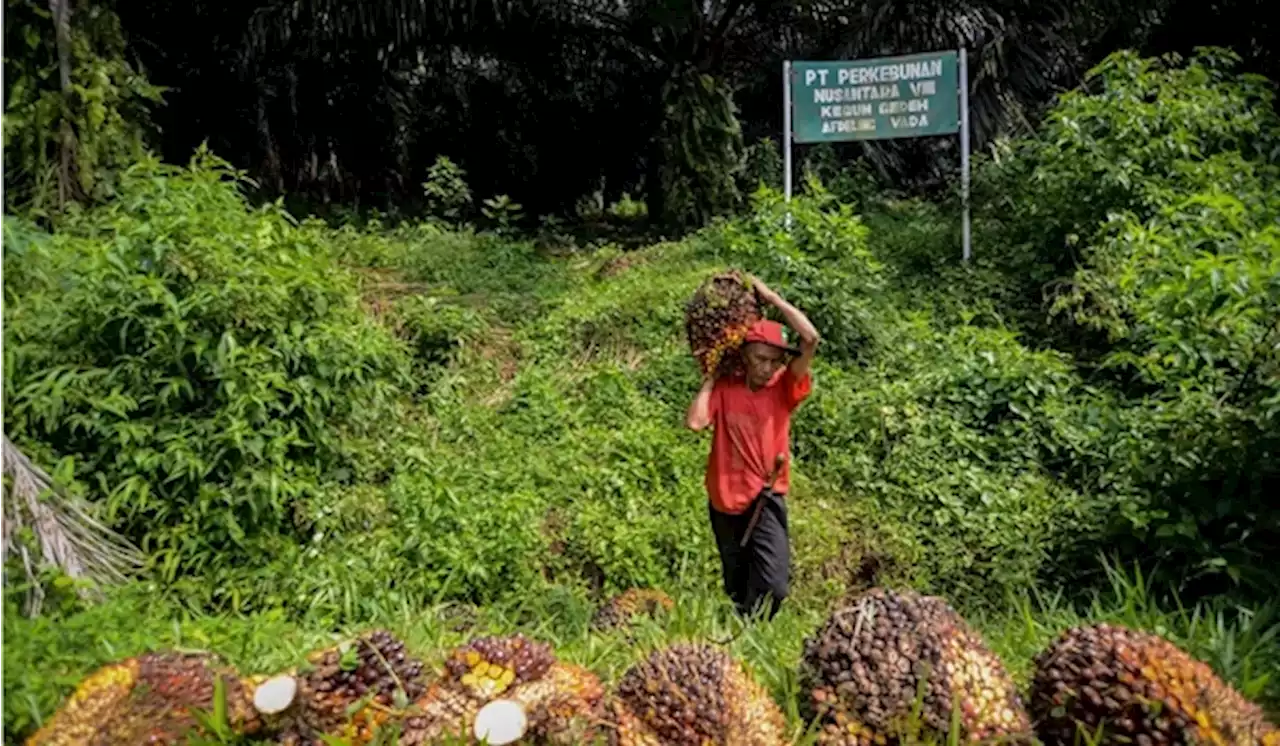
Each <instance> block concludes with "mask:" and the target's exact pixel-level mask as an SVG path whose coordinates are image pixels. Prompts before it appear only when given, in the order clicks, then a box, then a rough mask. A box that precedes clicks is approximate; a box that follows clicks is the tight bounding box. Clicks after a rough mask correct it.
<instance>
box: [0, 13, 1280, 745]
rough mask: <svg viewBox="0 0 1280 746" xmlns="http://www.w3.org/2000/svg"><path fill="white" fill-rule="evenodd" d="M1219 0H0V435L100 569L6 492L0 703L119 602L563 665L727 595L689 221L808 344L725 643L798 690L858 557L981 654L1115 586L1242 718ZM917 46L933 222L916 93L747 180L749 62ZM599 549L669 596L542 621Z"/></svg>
mask: <svg viewBox="0 0 1280 746" xmlns="http://www.w3.org/2000/svg"><path fill="white" fill-rule="evenodd" d="M1262 7H1263V4H1262V3H1261V2H1254V3H1252V4H1251V3H1248V2H1234V3H1224V4H1222V6H1221V7H1220V8H1218V10H1217V12H1216V13H1213V14H1206V13H1205V12H1204V9H1203V6H1202V4H1195V5H1194V6H1193V5H1192V4H1190V3H1182V2H1174V1H1173V0H1151V1H1150V2H1145V3H1138V4H1133V3H1128V4H1123V5H1120V4H1117V5H1115V6H1114V7H1113V6H1112V5H1111V4H1109V3H1107V2H1102V1H1101V0H1099V2H1091V3H1084V4H1078V3H1071V4H1065V3H1063V4H1054V3H1047V4H1046V3H1040V4H1037V5H1036V6H1035V8H1028V7H1024V6H1022V5H1017V4H1009V3H997V2H980V3H971V4H955V3H946V4H938V3H927V2H926V3H889V2H887V1H886V2H853V1H852V0H850V1H848V2H832V3H801V2H791V3H781V2H724V3H708V4H704V5H702V6H699V7H693V6H689V7H686V6H684V5H675V4H669V3H664V2H636V3H628V4H623V5H617V4H603V3H601V4H595V3H591V2H585V1H584V2H568V3H536V2H510V3H499V2H493V3H488V4H484V3H470V2H468V3H399V2H397V3H372V4H370V3H361V4H346V3H334V2H329V1H327V0H295V1H294V2H258V3H233V4H232V5H230V6H227V5H226V4H222V5H218V6H213V5H209V4H205V3H201V2H194V3H179V4H165V3H134V4H128V5H125V4H120V5H119V6H118V7H117V6H115V5H113V4H111V3H107V2H96V1H95V2H88V1H87V0H80V2H76V3H71V2H69V0H54V2H52V3H50V4H49V5H48V6H47V7H46V6H45V5H43V4H40V3H35V2H30V1H29V0H7V4H6V17H5V101H4V106H5V118H4V146H5V153H4V163H5V210H6V212H5V217H4V252H5V253H4V280H3V284H4V360H3V364H4V413H3V419H4V430H5V433H6V435H7V436H8V437H9V438H10V439H11V440H12V441H13V442H14V443H15V444H16V445H17V446H18V447H19V448H20V449H21V450H22V451H23V452H24V453H26V454H27V455H29V456H30V457H31V458H32V460H33V461H34V462H35V463H37V464H41V465H44V467H45V468H47V469H48V470H49V471H50V472H51V473H52V475H53V477H54V479H55V481H57V482H58V483H59V484H61V485H64V486H65V487H66V488H67V489H68V490H69V494H70V497H64V498H63V499H65V500H71V499H76V498H78V499H82V500H84V501H85V502H86V504H87V505H88V506H89V509H91V510H92V511H93V513H94V514H95V515H96V516H97V517H98V519H99V520H101V521H102V522H103V523H105V524H107V525H109V526H110V527H111V528H112V529H114V530H115V531H118V532H119V533H120V534H121V535H122V536H124V537H126V538H127V539H129V540H130V541H132V542H133V543H134V544H136V545H137V546H138V547H139V548H140V549H141V550H142V553H143V557H144V558H145V560H144V563H145V564H144V566H143V567H142V568H141V569H140V570H139V571H138V572H137V573H135V574H134V575H133V576H132V579H131V580H130V581H129V582H127V583H124V584H117V585H113V586H112V587H110V588H106V589H99V590H102V591H104V592H101V593H96V594H91V593H88V592H87V591H88V590H89V588H88V586H89V583H88V581H87V580H86V579H85V578H84V577H73V576H74V575H76V573H75V572H74V568H68V567H67V566H66V564H65V563H64V564H63V565H62V566H61V567H59V566H58V564H57V563H51V562H41V557H43V556H44V555H42V554H41V552H42V550H43V549H44V548H45V547H47V546H48V541H47V540H48V538H49V537H48V533H47V531H45V530H44V529H43V528H42V526H41V525H40V524H38V523H35V524H33V523H31V522H30V521H28V522H27V523H26V524H25V525H22V526H21V527H20V528H21V530H15V531H12V532H11V531H10V529H11V528H14V527H15V526H17V525H18V524H16V523H15V522H14V520H13V518H14V517H15V516H17V515H21V510H22V509H23V508H22V506H21V505H20V504H18V503H17V502H16V501H13V500H11V499H10V498H9V497H7V498H6V503H5V518H6V520H5V529H6V531H5V562H6V564H5V601H4V603H5V609H4V611H5V613H4V662H3V666H4V680H5V695H6V696H5V697H4V731H5V739H6V741H8V740H11V739H19V738H21V737H23V736H24V735H25V734H27V733H29V732H31V731H32V730H33V729H34V728H35V727H36V726H37V725H38V724H39V723H40V722H42V721H43V720H44V719H46V718H47V717H48V716H49V715H50V714H51V713H52V711H53V710H54V708H56V707H57V705H58V703H59V702H60V701H61V698H62V697H64V696H65V695H66V694H67V693H68V692H69V691H70V689H71V688H72V687H73V686H74V684H75V683H76V682H77V681H78V680H79V678H80V677H82V676H83V675H84V674H85V673H87V672H88V671H90V670H91V669H93V668H94V667H96V666H98V665H100V664H102V663H104V662H106V661H109V660H114V659H116V658H119V657H121V656H124V655H128V654H131V653H134V652H138V651H141V650H145V649H149V648H153V647H157V646H172V645H177V646H186V647H202V648H209V649H213V650H215V651H217V652H219V653H221V654H223V655H225V656H227V657H228V658H229V659H231V660H232V661H233V662H234V663H236V664H237V665H238V666H240V667H241V668H242V670H244V671H246V672H271V671H277V670H280V669H281V668H283V667H286V666H287V665H289V664H290V663H291V662H292V661H294V660H296V659H297V657H298V656H299V655H300V654H301V653H303V652H305V651H307V650H309V649H312V648H314V647H316V646H319V645H322V644H325V643H326V642H327V641H328V640H330V639H332V635H334V634H339V633H341V632H343V631H347V630H351V629H355V628H362V627H365V626H368V625H371V624H380V625H385V626H389V627H390V628H392V629H393V630H395V631H396V632H397V633H399V634H401V635H402V636H404V637H406V638H407V639H408V640H409V641H410V642H411V644H412V645H414V646H416V647H417V648H418V649H420V650H422V651H423V652H424V653H427V654H428V655H432V654H434V651H439V650H441V649H442V648H443V647H444V646H446V645H448V644H451V643H452V642H454V641H457V640H460V639H462V638H463V637H464V636H468V635H471V634H475V633H477V632H479V631H481V630H486V629H487V630H494V631H498V630H501V631H505V632H509V631H512V630H514V629H516V628H520V629H523V630H525V631H526V632H528V633H530V634H533V635H536V636H539V637H541V638H543V639H547V640H551V641H553V642H555V643H556V645H557V649H558V650H559V652H560V653H561V655H563V656H564V657H566V658H569V659H571V660H575V661H578V662H581V663H584V664H586V665H588V666H590V667H592V668H593V669H595V670H597V671H599V672H600V673H601V674H602V675H603V676H604V677H605V678H606V679H610V678H613V677H616V675H618V673H620V672H621V671H622V670H623V669H624V668H625V667H626V666H627V665H629V663H630V662H631V661H633V660H635V658H636V657H637V656H638V655H640V654H642V653H643V651H644V650H646V649H647V647H646V646H649V645H654V644H659V643H660V642H662V641H666V640H671V639H677V638H680V637H682V636H698V637H702V638H711V639H726V638H729V637H731V636H732V634H733V632H734V631H735V630H736V627H735V626H734V624H733V622H732V621H731V619H730V616H729V614H728V609H727V606H726V604H725V603H724V602H723V600H722V599H721V594H720V593H719V590H718V586H717V580H716V564H715V563H716V559H715V554H714V547H713V544H712V542H711V538H710V535H709V530H708V528H707V527H706V525H705V502H704V501H705V496H704V495H703V493H702V488H701V473H702V467H703V460H704V458H705V448H706V445H707V444H706V442H705V438H704V437H702V436H698V435H694V434H691V433H688V432H686V431H684V430H683V429H682V428H681V427H680V424H681V421H682V415H683V411H684V408H685V406H686V405H687V403H688V400H689V397H690V396H691V394H692V392H693V391H694V390H695V389H696V386H697V374H696V370H695V367H694V365H693V363H692V361H691V360H690V358H689V354H688V349H687V345H686V343H685V340H684V338H683V304H684V302H685V300H686V299H687V298H688V297H689V295H690V293H691V292H692V291H693V289H694V288H695V287H696V286H697V284H698V283H699V282H700V281H701V280H702V279H703V278H705V277H706V276H707V275H708V274H709V273H711V272H713V271H715V270H717V269H720V268H723V267H726V266H738V267H743V268H748V269H750V271H752V272H755V273H757V274H759V275H760V276H762V277H763V278H765V279H767V281H769V282H770V284H771V285H773V286H774V287H775V288H777V289H779V290H780V291H781V292H782V293H783V294H784V296H786V297H787V298H788V299H789V300H791V301H792V302H794V303H795V304H796V305H798V306H800V307H802V308H804V309H805V310H806V311H808V312H809V313H810V314H811V316H812V318H813V320H814V321H815V323H816V325H817V326H818V328H819V329H820V330H821V331H822V333H823V336H824V340H825V343H824V346H823V348H822V354H821V356H820V357H821V360H820V362H819V364H818V368H817V386H816V389H815V393H814V396H813V397H812V399H811V400H810V401H809V402H807V403H806V404H805V406H804V407H803V408H802V409H801V410H800V412H799V413H798V415H797V420H796V422H795V425H794V430H795V433H794V436H795V455H796V459H797V478H796V483H795V489H794V493H793V495H792V504H793V506H794V507H793V510H794V511H795V513H794V516H795V517H794V541H795V546H796V549H795V553H794V554H795V563H796V564H795V573H796V582H795V591H794V596H793V598H792V600H791V602H790V603H789V604H788V605H787V607H786V610H785V611H784V613H783V615H781V616H780V617H779V618H778V620H777V621H776V622H775V623H774V624H772V625H768V626H762V627H753V628H751V629H749V630H748V631H747V632H745V633H744V634H742V635H741V636H739V637H737V638H735V640H734V642H733V643H732V647H733V649H734V652H735V653H737V654H738V655H740V656H741V657H742V658H744V659H745V660H746V661H748V663H749V664H750V665H751V667H752V668H753V670H754V671H755V672H756V673H757V674H758V675H760V676H761V678H762V679H763V680H764V681H765V682H766V683H767V684H768V685H769V687H770V688H771V690H772V691H773V693H774V694H775V696H776V697H777V698H778V700H779V702H780V703H782V704H783V706H784V708H785V709H786V711H787V712H788V714H789V715H791V716H792V718H793V725H795V727H796V728H797V729H798V730H799V729H801V728H802V727H803V725H804V724H803V723H800V722H796V721H794V718H796V717H797V716H796V708H795V703H796V699H797V696H798V692H797V691H796V687H797V684H796V681H795V673H794V671H795V663H796V660H797V658H798V656H799V654H800V649H801V644H802V642H803V639H804V636H805V635H806V634H808V633H809V632H810V631H811V630H812V629H814V627H815V626H816V625H817V624H818V623H819V622H820V621H821V620H822V618H823V617H824V615H825V614H826V613H827V612H828V611H829V610H830V609H831V608H832V606H833V605H834V604H836V603H838V602H839V600H840V599H841V598H843V597H845V596H847V594H849V593H853V592H856V591H858V590H860V589H861V588H863V587H865V585H866V584H867V583H868V582H870V579H869V575H870V573H869V572H868V571H869V569H870V568H871V567H873V566H874V567H876V568H878V573H877V574H876V580H877V581H878V582H885V583H892V584H904V585H911V586H914V587H917V588H921V589H924V590H927V591H929V592H934V593H940V594H943V595H945V596H946V597H947V598H948V599H949V600H950V601H951V602H952V603H954V604H955V605H957V606H958V607H959V608H961V609H962V610H963V611H964V612H965V613H966V615H967V616H968V617H969V618H970V619H971V620H972V621H974V623H975V624H977V625H978V626H979V627H980V628H981V629H982V630H983V631H984V633H985V634H986V636H987V639H988V640H989V641H990V642H991V644H992V645H993V647H995V648H996V649H997V650H998V651H999V652H1000V653H1001V654H1002V656H1003V657H1004V659H1005V661H1006V663H1007V664H1008V665H1009V666H1010V668H1011V669H1012V670H1013V671H1014V672H1015V673H1016V674H1017V675H1018V676H1020V677H1022V680H1024V681H1025V676H1026V674H1027V672H1028V670H1029V666H1030V659H1031V657H1032V655H1034V653H1035V652H1037V651H1038V650H1040V649H1042V648H1043V647H1044V646H1045V645H1047V644H1048V642H1049V641H1050V640H1052V639H1053V637H1054V636H1055V635H1056V634H1057V633H1058V632H1060V631H1061V630H1063V629H1065V628H1066V627H1067V626H1069V625H1071V624H1074V623H1078V622H1080V621H1082V620H1097V619H1112V620H1118V621H1123V622H1126V623H1129V624H1133V625H1136V626H1140V627H1143V628H1145V629H1152V630H1155V631H1157V632H1159V633H1161V634H1166V635H1168V636H1170V637H1171V638H1172V639H1174V640H1175V641H1176V642H1178V643H1179V644H1182V645H1184V646H1186V647H1187V648H1188V649H1190V650H1191V651H1192V652H1193V653H1195V654H1196V655H1199V656H1201V657H1203V658H1204V659H1205V660H1207V661H1208V662H1210V663H1211V664H1212V665H1213V666H1214V667H1215V669H1216V670H1217V671H1219V673H1221V674H1222V675H1223V676H1224V677H1226V678H1227V679H1228V680H1230V681H1232V682H1233V683H1234V684H1235V685H1236V686H1237V687H1239V688H1240V689H1241V690H1242V691H1243V692H1244V693H1245V694H1246V695H1248V696H1250V697H1252V698H1255V699H1257V700H1258V701H1260V702H1262V703H1263V704H1264V705H1265V706H1267V707H1269V708H1271V710H1272V712H1273V713H1274V712H1276V709H1277V708H1280V676H1277V674H1276V671H1280V618H1278V617H1277V612H1278V611H1280V608H1278V607H1277V605H1276V602H1275V600H1274V599H1276V598H1277V597H1278V595H1277V592H1278V591H1280V587H1277V580H1276V576H1275V573H1274V572H1272V571H1271V568H1270V567H1269V566H1268V559H1269V558H1271V557H1275V556H1277V553H1280V505H1277V504H1276V502H1275V501H1274V499H1268V496H1269V495H1273V494H1275V491H1276V487H1277V485H1278V483H1280V461H1278V460H1277V446H1278V445H1280V444H1278V442H1277V441H1278V440H1280V426H1278V425H1280V423H1278V422H1277V416H1278V413H1280V196H1278V195H1280V189H1278V188H1277V187H1280V178H1278V177H1280V170H1278V168H1280V167H1278V164H1277V161H1278V156H1280V120H1278V119H1277V113H1276V106H1275V97H1274V91H1273V84H1272V82H1271V81H1272V80H1274V79H1276V78H1277V75H1280V71H1277V69H1276V58H1275V56H1274V55H1275V49H1274V48H1273V47H1272V46H1271V45H1268V44H1267V43H1265V42H1266V40H1267V39H1269V38H1270V36H1269V35H1273V34H1272V31H1271V29H1273V28H1274V26H1268V25H1267V24H1274V20H1272V19H1271V15H1270V14H1265V13H1263V12H1262ZM960 44H964V45H965V46H966V47H967V48H968V49H969V50H970V54H971V58H972V59H973V60H974V77H973V81H972V86H973V90H972V101H973V102H974V116H975V135H976V145H977V148H978V154H977V157H976V158H975V164H974V190H973V191H974V196H973V199H974V208H973V209H974V246H975V259H974V261H973V262H971V263H970V264H967V265H966V264H962V263H961V262H960V261H959V254H960V251H959V240H958V238H959V236H958V234H959V231H958V220H957V216H958V214H959V205H958V200H957V194H956V184H955V182H956V179H955V173H956V149H955V143H954V138H937V139H926V140H911V141H897V142H888V143H880V144H875V145H858V144H849V145H848V146H847V147H840V148H833V147H816V148H807V149H805V150H802V151H799V155H800V159H801V163H800V168H799V170H798V176H799V177H800V179H799V184H800V186H801V188H800V192H801V194H800V195H799V196H798V198H797V199H795V200H793V201H792V202H791V203H790V204H789V205H788V204H784V202H783V200H782V197H781V195H780V194H779V192H778V185H779V184H780V182H781V159H780V157H779V151H778V147H777V144H776V130H777V126H778V119H780V117H779V116H778V111H779V109H780V106H781V101H780V100H779V93H780V91H779V90H778V89H779V86H777V76H778V71H780V67H781V61H782V60H783V59H787V58H792V59H795V58H822V57H854V56H857V57H863V56H873V55H878V54H886V53H909V52H915V51H924V50H929V49H935V48H951V47H955V46H957V45H960ZM1201 45H1215V48H1213V49H1197V47H1200V46H1201ZM1172 52H1177V53H1181V54H1177V55H1173V54H1166V53H1172ZM770 138H772V139H770ZM788 214H790V215H791V216H792V221H793V222H792V224H791V227H790V229H788V228H786V227H785V218H786V216H787V215H788ZM8 476H9V475H6V477H7V478H8ZM42 540H43V541H42ZM24 552H25V553H24ZM69 569H70V570H72V571H73V572H68V570H69ZM632 586H659V587H662V588H664V589H667V590H668V591H669V592H670V593H672V595H673V596H675V598H676V600H677V604H678V612H677V616H676V617H675V618H673V619H671V620H668V621H667V622H666V623H664V624H656V623H654V624H649V625H647V626H644V627H642V630H641V633H640V635H641V642H642V644H641V645H638V646H632V645H630V644H628V643H626V642H625V641H624V640H623V639H622V638H621V637H618V636H616V635H611V634H602V633H597V632H593V631H590V630H589V629H588V625H587V622H588V620H589V617H590V613H591V610H592V609H593V607H594V605H595V604H596V603H598V602H599V601H600V600H601V599H602V598H603V597H604V596H605V595H607V594H609V593H612V592H615V591H618V590H621V589H624V588H627V587H632ZM37 601H38V602H39V603H38V604H37V603H36V602H37Z"/></svg>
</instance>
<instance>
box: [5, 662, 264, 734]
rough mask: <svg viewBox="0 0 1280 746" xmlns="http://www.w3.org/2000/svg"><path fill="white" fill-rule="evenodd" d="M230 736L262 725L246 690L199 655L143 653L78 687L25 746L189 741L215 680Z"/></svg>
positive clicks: (206, 707)
mask: <svg viewBox="0 0 1280 746" xmlns="http://www.w3.org/2000/svg"><path fill="white" fill-rule="evenodd" d="M218 679H221V681H222V686H223V691H224V693H225V697H226V700H225V701H226V707H227V721H228V723H229V724H230V725H231V727H232V729H233V731H235V732H236V733H239V734H251V733H255V732H257V730H258V729H259V728H260V727H261V724H262V723H261V720H260V719H259V718H258V717H257V713H256V712H255V711H254V709H253V706H252V704H251V703H250V701H249V698H248V696H247V694H246V688H245V686H244V685H243V684H242V683H241V681H240V680H239V678H237V677H236V676H235V675H234V674H233V673H231V672H230V671H227V670H223V669H221V668H219V667H217V666H215V664H214V662H213V659H212V658H211V657H209V656H206V655H201V654H183V653H171V652H161V653H148V654H145V655H141V656H138V657H136V658H129V659H127V660H125V661H122V662H120V663H115V664H111V665H109V666H104V667H103V668H101V669H99V670H98V671H96V672H95V673H93V674H92V675H90V676H89V677H88V678H86V679H85V680H84V681H83V682H81V684H80V686H79V687H77V688H76V691H75V692H74V693H73V694H72V695H71V698H70V699H69V700H68V701H67V702H66V704H65V705H64V706H63V708H62V709H61V710H59V711H58V712H57V713H56V714H55V715H54V716H53V718H52V719H51V720H50V721H49V722H48V723H47V724H45V726H44V727H43V728H41V729H40V730H39V731H37V732H36V733H35V734H34V735H32V737H31V738H29V739H28V740H27V744H28V746H73V745H83V746H128V745H129V744H179V743H186V741H187V739H188V737H189V735H190V734H191V733H193V732H198V731H200V729H201V724H200V721H199V720H198V719H197V718H196V715H195V713H196V711H201V712H212V711H213V708H214V693H215V686H216V683H215V682H216V681H217V680H218Z"/></svg>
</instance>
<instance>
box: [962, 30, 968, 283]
mask: <svg viewBox="0 0 1280 746" xmlns="http://www.w3.org/2000/svg"><path fill="white" fill-rule="evenodd" d="M960 188H961V191H962V193H963V199H964V260H965V261H966V262H968V261H969V255H970V246H969V240H970V239H969V60H968V57H967V56H966V55H965V49H964V47H961V48H960Z"/></svg>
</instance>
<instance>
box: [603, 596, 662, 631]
mask: <svg viewBox="0 0 1280 746" xmlns="http://www.w3.org/2000/svg"><path fill="white" fill-rule="evenodd" d="M673 608H675V602H674V601H672V600H671V598H670V597H669V596H667V594H665V593H663V592H662V591H660V590H657V589H655V588H630V589H628V590H626V591H623V592H622V593H619V594H618V595H616V596H614V597H613V598H611V599H609V600H608V601H607V602H605V603H604V604H603V605H602V606H601V607H600V608H599V609H598V610H596V613H595V616H594V617H593V618H592V619H591V626H592V627H595V628H596V629H616V628H618V627H622V626H625V625H626V624H627V623H628V622H630V621H631V620H632V619H634V618H636V617H637V616H641V615H646V616H655V615H657V614H659V613H661V612H666V611H670V610H671V609H673Z"/></svg>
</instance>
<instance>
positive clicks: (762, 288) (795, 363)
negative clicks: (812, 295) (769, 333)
mask: <svg viewBox="0 0 1280 746" xmlns="http://www.w3.org/2000/svg"><path fill="white" fill-rule="evenodd" d="M751 282H752V284H753V285H754V286H755V288H756V293H757V294H758V295H759V296H760V300H762V301H764V302H765V303H769V304H771V305H772V306H773V307H774V308H777V309H778V312H779V313H781V314H782V318H783V319H784V320H785V321H786V323H787V326H789V327H791V328H792V329H794V330H795V332H796V334H797V335H798V336H799V337H800V354H799V355H798V356H796V359H795V360H792V361H791V364H790V365H789V366H788V367H789V368H791V375H793V376H795V377H796V378H804V377H805V375H806V374H807V373H808V372H809V368H810V367H811V366H812V365H813V357H814V355H816V354H817V352H818V343H819V342H821V341H822V338H821V337H820V336H818V330H817V329H816V328H814V326H813V322H811V321H809V317H808V316H805V315H804V312H803V311H801V310H800V309H798V308H796V307H795V306H793V305H791V304H790V303H788V302H786V301H785V300H783V299H782V296H780V295H778V294H777V293H775V292H774V291H772V290H770V289H769V286H768V285H765V284H764V283H763V282H761V281H760V278H758V277H755V276H754V275H753V276H752V277H751Z"/></svg>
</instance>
